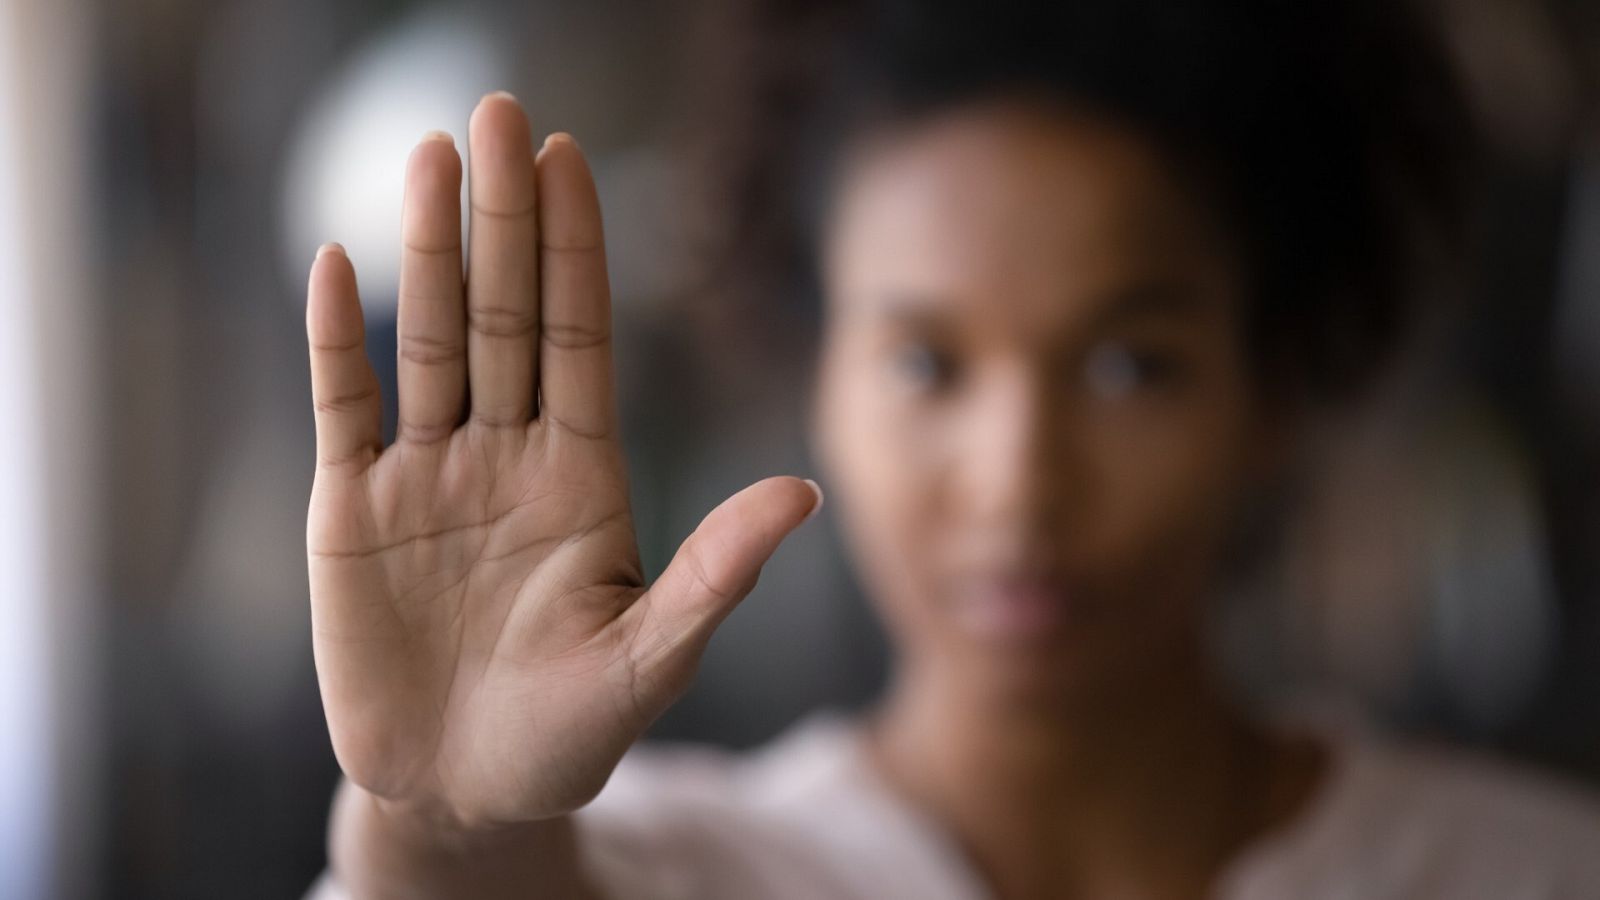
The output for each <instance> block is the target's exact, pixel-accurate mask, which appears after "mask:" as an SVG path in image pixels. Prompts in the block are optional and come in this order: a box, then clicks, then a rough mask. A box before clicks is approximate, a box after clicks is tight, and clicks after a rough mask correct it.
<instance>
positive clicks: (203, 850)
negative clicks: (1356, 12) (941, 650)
mask: <svg viewBox="0 0 1600 900" xmlns="http://www.w3.org/2000/svg"><path fill="white" fill-rule="evenodd" d="M695 6H696V4H695V3H693V2H690V0H684V2H679V3H661V2H653V3H646V2H638V0H628V2H624V0H587V2H584V3H558V2H554V0H471V2H456V3H448V4H446V3H427V2H400V0H367V2H357V0H350V2H340V3H327V2H322V0H272V2H263V0H249V2H245V0H144V2H134V0H0V412H3V414H4V422H5V427H6V436H5V437H4V438H3V439H0V472H3V473H5V474H4V476H3V477H0V897H4V898H17V900H33V898H41V900H42V898H76V897H118V898H155V897H162V898H167V897H216V896H228V897H292V896H298V895H299V893H300V892H302V891H303V890H304V889H305V888H306V886H307V885H308V884H309V883H310V882H311V881H312V879H313V878H314V877H315V875H316V873H317V872H318V870H319V869H320V868H321V867H322V865H323V862H324V851H323V833H324V824H325V817H326V809H327V804H328V800H329V796H330V791H331V789H332V787H333V785H334V783H335V780H336V776H337V769H336V766H335V764H334V761H333V756H332V754H331V751H330V749H329V745H328V740H327V736H326V731H325V728H324V724H323V720H322V712H321V709H320V705H319V702H318V697H317V691H316V683H315V676H314V672H313V669H312V664H311V643H310V638H309V626H308V612H307V598H306V579H305V556H304V516H305V506H306V503H305V501H306V498H307V494H308V491H309V485H310V477H311V462H312V428H311V416H310V405H309V394H308V391H309V387H308V377H307V373H306V360H305V350H304V331H303V318H302V315H303V302H304V299H303V288H304V274H305V271H306V268H307V266H308V264H309V262H310V260H311V257H312V254H313V252H314V250H315V248H316V246H317V245H318V244H319V243H321V242H322V241H324V240H329V239H335V238H336V239H338V240H340V241H342V242H344V244H345V245H346V246H347V247H348V248H349V251H350V254H351V256H352V258H353V259H354V261H355V263H356V266H357V269H358V271H359V273H360V275H361V278H362V292H363V297H364V301H363V302H364V303H365V304H366V305H367V316H368V323H369V340H370V342H371V347H372V348H373V350H374V355H375V358H376V360H377V361H378V363H379V366H380V376H381V377H383V378H385V379H386V380H388V381H389V382H390V383H392V378H393V372H392V366H393V353H392V349H391V348H392V346H393V342H394V295H395V290H396V285H395V282H394V277H395V272H396V268H397V260H398V221H399V218H398V214H399V205H400V176H401V171H402V166H403V163H404V160H405V157H406V154H407V153H408V151H409V149H410V147H411V145H412V143H413V142H414V141H415V140H416V139H417V138H418V137H419V136H420V135H421V134H422V133H423V132H424V131H425V130H427V129H430V128H444V129H447V130H450V131H452V132H453V133H455V134H456V135H457V136H458V137H459V136H460V135H462V134H464V133H465V125H466V117H467V114H468V112H469V111H470V109H471V108H472V106H473V104H474V102H475V101H476V99H477V98H478V97H479V96H480V95H481V94H482V93H484V92H486V91H488V90H492V89H496V88H506V89H509V90H511V91H512V92H513V93H516V94H517V95H518V96H519V97H520V98H521V99H522V100H523V101H524V103H525V104H526V105H527V106H528V108H529V109H530V110H531V111H532V114H533V116H534V119H535V128H536V129H537V130H539V131H550V130H556V129H561V130H567V131H571V132H573V133H575V134H576V135H577V136H578V137H579V139H580V140H581V141H582V142H583V144H584V146H585V148H586V149H587V150H588V152H589V153H590V155H591V157H592V158H593V159H594V161H595V163H596V168H597V175H598V178H599V182H600V190H601V195H602V198H603V203H604V206H605V213H606V217H607V227H608V234H609V238H610V245H611V246H610V252H611V264H612V267H613V285H614V288H615V293H616V296H615V303H616V310H617V312H616V321H617V325H618V329H619V335H618V341H619V344H618V350H617V355H618V360H619V366H620V369H621V373H620V374H621V391H622V403H623V408H624V413H625V419H626V421H625V431H626V434H627V439H628V443H629V458H630V461H631V466H632V469H631V471H632V479H633V481H632V487H633V492H634V496H635V502H636V518H637V521H638V525H639V528H640V538H641V541H642V544H643V552H644V557H645V561H646V567H647V569H648V570H649V571H650V572H652V573H653V572H658V571H659V570H660V568H661V566H662V564H664V562H665V560H666V559H667V558H668V555H669V554H670V552H671V551H672V549H674V548H675V547H676V545H677V543H678V542H679V541H680V540H681V539H682V538H683V537H684V536H685V535H687V534H688V532H689V531H690V530H691V529H692V528H693V526H694V525H695V524H696V523H697V522H698V521H699V518H700V517H701V516H702V515H703V514H704V513H705V511H707V510H709V509H710V508H711V507H712V506H713V505H714V504H715V503H716V502H718V501H720V500H721V499H722V498H723V497H725V496H727V495H728V494H730V493H732V492H733V491H734V490H736V489H738V488H740V487H742V486H744V485H745V484H748V483H749V482H750V481H753V480H755V479H756V478H759V477H761V476H763V475H766V474H772V473H778V472H800V473H804V472H806V471H809V468H810V465H809V463H808V461H807V448H806V437H805V432H804V427H803V426H804V424H805V423H804V419H803V416H802V410H803V407H804V395H805V388H806V374H807V373H806V369H805V367H804V360H803V358H802V357H801V356H799V355H798V354H797V355H796V356H795V357H794V358H792V359H791V358H789V357H786V356H783V355H778V356H763V355H762V354H731V355H729V354H721V353H715V352H712V348H714V347H717V346H719V345H721V343H722V342H723V341H725V340H726V334H727V333H728V332H727V329H728V328H729V327H739V326H738V323H739V322H740V318H739V317H740V316H751V315H756V316H759V315H760V314H761V312H760V309H759V306H758V305H752V307H751V309H748V310H744V311H742V312H735V313H729V314H728V315H727V316H725V317H723V318H720V319H719V318H718V316H717V315H711V316H709V317H708V316H707V315H706V314H705V313H704V311H703V310H700V309H699V308H698V307H694V306H692V305H690V304H686V303H685V301H684V299H683V298H684V294H685V292H686V291H687V290H689V289H690V288H691V286H692V283H693V282H692V276H691V275H690V274H689V273H690V271H691V270H692V269H693V266H692V265H691V264H690V257H692V255H693V254H692V244H693V241H692V240H691V238H692V236H693V235H694V234H695V233H696V231H697V229H700V228H702V227H703V224H704V223H702V222H700V221H699V220H698V219H697V218H696V213H697V210H696V209H695V206H694V199H693V192H692V191H691V190H688V189H686V185H687V184H688V182H689V179H688V178H687V177H686V174H685V162H686V160H685V155H684V153H683V152H681V151H682V140H681V139H682V137H683V127H684V126H683V123H684V122H686V121H688V120H689V119H690V118H691V117H692V116H691V114H692V113H694V112H695V110H693V109H692V108H690V107H691V106H692V102H693V101H692V99H691V98H692V96H693V92H690V91H687V90H685V89H684V86H685V84H686V81H687V79H688V76H689V75H690V74H692V72H693V70H694V62H695V53H696V46H697V45H696V43H695V40H694V36H693V32H694V27H693V25H692V23H693V22H694V21H695V15H694V14H695V12H696V10H695ZM1429 9H1430V10H1431V11H1432V13H1433V14H1435V15H1436V16H1437V18H1438V21H1439V24H1440V27H1441V28H1442V29H1443V30H1444V32H1445V34H1446V35H1447V37H1448V40H1449V42H1450V45H1451V47H1452V48H1453V50H1454V52H1455V54H1456V57H1457V59H1458V62H1459V65H1460V67H1461V70H1462V73H1463V77H1464V79H1465V80H1466V82H1467V84H1468V85H1469V87H1470V90H1471V94H1472V98H1473V102H1474V110H1475V113H1476V115H1477V116H1478V117H1479V119H1480V122H1481V124H1482V125H1483V127H1484V129H1485V130H1486V132H1487V133H1488V135H1489V136H1490V138H1491V140H1492V147H1491V154H1490V160H1489V164H1488V165H1487V166H1485V167H1484V170H1483V171H1482V172H1481V174H1480V176H1479V179H1480V182H1481V183H1480V184H1479V188H1480V190H1481V196H1482V199H1483V213H1482V216H1481V221H1479V222H1476V223H1474V227H1475V228H1476V229H1477V230H1478V231H1479V238H1480V240H1479V244H1480V252H1479V254H1478V255H1477V257H1476V258H1474V259H1473V260H1472V261H1471V263H1470V265H1469V266H1468V269H1467V271H1464V272H1463V273H1461V276H1462V277H1461V278H1459V279H1458V280H1459V282H1460V283H1461V285H1462V286H1463V289H1462V291H1461V296H1460V297H1454V298H1450V299H1451V302H1450V303H1449V304H1447V305H1446V308H1447V309H1449V310H1450V311H1451V312H1450V319H1451V320H1450V321H1448V322H1443V323H1440V327H1439V328H1437V329H1436V330H1435V331H1434V332H1431V334H1432V335H1433V337H1432V338H1431V339H1430V340H1429V341H1427V342H1426V344H1425V346H1423V347H1422V348H1421V349H1420V351H1419V352H1417V353H1416V354H1414V355H1413V357H1412V360H1411V363H1410V365H1408V367H1407V369H1406V371H1405V372H1404V373H1403V377H1402V378H1401V379H1399V380H1398V381H1397V383H1396V385H1395V387H1394V389H1393V390H1391V391H1390V392H1388V393H1387V394H1386V395H1385V396H1384V398H1383V399H1382V401H1381V402H1380V403H1378V404H1375V405H1374V406H1373V407H1372V408H1370V409H1368V410H1367V411H1366V412H1364V413H1363V414H1362V415H1360V416H1351V417H1347V418H1345V419H1341V420H1340V421H1338V422H1332V423H1329V424H1328V426H1327V427H1328V433H1327V435H1326V439H1325V440H1322V441H1320V442H1319V443H1320V445H1321V446H1322V447H1323V448H1324V456H1325V459H1323V460H1322V461H1321V462H1322V466H1321V468H1320V469H1319V472H1320V475H1319V477H1318V479H1317V482H1316V485H1315V490H1314V492H1313V497H1312V498H1311V501H1310V502H1309V503H1308V504H1307V506H1306V508H1305V510H1304V511H1303V512H1302V514H1300V515H1298V516H1297V517H1296V519H1295V521H1294V524H1293V527H1292V529H1291V532H1290V535H1289V539H1288V542H1287V552H1286V553H1285V554H1284V556H1283V558H1282V561H1281V564H1280V565H1279V566H1277V567H1275V568H1274V569H1273V570H1272V571H1270V572H1267V573H1264V574H1263V577H1262V579H1261V583H1260V584H1258V585H1255V586H1254V587H1253V589H1252V590H1249V591H1245V592H1242V594H1241V596H1240V597H1239V598H1238V600H1237V602H1236V603H1234V604H1232V605H1230V607H1229V608H1228V609H1227V610H1226V611H1225V614H1224V615H1223V616H1221V617H1220V619H1221V620H1220V621H1219V628H1218V638H1219V643H1220V645H1221V646H1222V648H1223V649H1224V651H1225V652H1226V653H1227V658H1228V659H1229V660H1230V662H1231V664H1232V666H1233V668H1234V670H1235V672H1236V674H1237V676H1238V679H1239V682H1240V685H1241V688H1242V689H1243V690H1245V691H1248V692H1251V693H1252V694H1253V695H1255V696H1256V697H1258V698H1259V699H1261V700H1262V701H1263V702H1267V703H1273V704H1278V705H1280V706H1289V707H1290V708H1312V707H1315V708H1318V709H1323V710H1331V711H1333V714H1336V715H1339V716H1345V717H1350V718H1352V719H1355V720H1359V721H1363V722H1369V723H1372V724H1373V725H1375V726H1378V727H1384V728H1389V729H1393V730H1396V731H1401V732H1405V733H1409V734H1417V735H1424V736H1427V737H1430V738H1435V739H1441V740H1448V741H1452V742H1456V743H1459V744H1463V745H1469V746H1473V747H1476V748H1479V749H1482V750H1484V751H1487V752H1492V753H1496V754H1500V755H1503V756H1508V757H1511V758H1514V759H1517V760H1520V761H1522V762H1524V763H1526V764H1530V765H1534V766H1540V767H1545V768H1547V769H1549V770H1552V771H1555V772H1557V773H1560V774H1562V775H1564V776H1566V777H1568V778H1570V779H1573V780H1575V781H1578V782H1587V783H1588V784H1589V785H1591V786H1596V785H1600V3H1597V2H1595V0H1432V2H1431V3H1430V4H1429ZM708 319H715V320H717V321H716V322H712V323H708ZM729 322H732V323H733V325H732V326H730V325H729V324H728V323H729ZM719 323H720V324H719ZM385 350H388V354H387V360H386V359H385V353H384V352H383V351H385ZM386 393H388V394H389V396H390V397H392V395H393V394H392V388H391V389H390V390H388V391H386ZM884 663H885V660H884V650H883V643H882V639H881V636H880V635H879V633H878V631H877V627H876V625H875V624H874V623H873V621H872V618H871V615H870V613H869V612H868V611H867V609H866V608H865V606H864V605H863V602H862V598H861V597H860V596H859V592H858V590H857V588H856V587H855V586H854V585H853V583H852V581H851V577H850V574H849V572H848V571H847V569H846V567H845V565H844V563H843V561H842V559H841V557H840V553H839V548H838V545H837V538H836V535H835V534H834V532H833V531H832V530H831V525H829V524H828V523H826V522H824V525H823V527H821V528H810V529H806V530H803V531H802V532H800V533H799V534H798V535H797V536H796V539H795V541H794V542H793V543H790V544H787V545H786V546H785V549H784V550H782V551H781V552H780V554H779V556H778V558H777V559H776V560H775V561H774V563H773V564H772V565H771V566H770V567H769V568H768V570H767V573H766V575H765V576H764V577H763V580H762V583H761V585H760V587H759V588H758V589H757V592H756V594H755V596H753V597H752V599H751V600H750V601H749V602H747V603H746V604H745V605H744V606H742V607H741V608H740V610H739V611H738V612H737V613H736V614H735V615H734V616H733V617H732V618H731V619H730V620H729V622H728V624H727V626H726V627H725V628H724V629H723V630H722V631H721V632H719V634H718V637H717V638H716V640H715V642H714V643H713V645H712V648H711V651H710V653H709V656H708V658H707V660H706V662H705V665H704V667H703V669H702V672H701V676H700V679H699V681H698V682H697V685H696V687H695V688H694V689H693V691H692V693H691V694H690V695H689V696H688V697H687V698H686V699H685V700H684V701H683V702H682V703H681V704H680V705H679V706H677V707H676V708H674V710H673V711H672V712H671V713H669V715H668V716H667V717H666V718H665V719H663V720H662V721H661V722H660V724H659V725H658V727H657V729H656V734H657V736H659V737H663V738H692V739H697V740H709V741H715V742H719V743H723V744H728V745H732V746H748V745H750V744H753V743H756V742H759V741H761V740H763V739H765V738H768V737H770V736H772V735H773V734H774V733H776V732H777V731H778V730H780V729H781V728H782V727H783V726H784V725H785V724H786V723H788V722H789V721H791V720H792V719H793V718H794V717H795V716H797V715H798V714H800V713H801V712H803V711H805V710H807V709H809V708H812V707H815V706H818V705H834V706H851V705H854V704H858V703H860V702H862V701H864V700H865V699H867V698H870V697H871V696H872V695H873V693H874V691H875V690H876V688H877V686H878V684H879V681H880V679H881V677H882V674H883V671H884Z"/></svg>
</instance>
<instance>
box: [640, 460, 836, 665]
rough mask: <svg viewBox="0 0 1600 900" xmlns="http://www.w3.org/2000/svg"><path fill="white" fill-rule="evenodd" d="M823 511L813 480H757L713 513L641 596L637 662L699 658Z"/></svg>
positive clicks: (783, 478) (819, 489) (818, 489)
mask: <svg viewBox="0 0 1600 900" xmlns="http://www.w3.org/2000/svg"><path fill="white" fill-rule="evenodd" d="M821 508H822V489H821V488H820V487H818V486H817V483H816V482H815V481H811V480H810V479H800V478H791V477H788V476H782V477H777V478H768V479H765V480H762V481H758V482H756V483H755V484H752V485H751V486H749V487H747V488H745V489H744V490H742V491H740V492H739V493H737V494H734V495H733V496H732V497H729V498H728V499H727V500H724V501H723V502H722V504H721V505H720V506H718V507H717V508H716V509H713V510H712V511H711V513H710V514H709V515H707V516H706V517H705V519H704V520H703V521H702V522H701V523H700V527H699V528H696V529H695V531H694V533H693V534H691V535H689V538H688V540H686V541H684V542H683V546H681V547H679V548H678V552H677V554H676V555H675V556H673V558H672V562H671V563H670V564H668V566H667V569H666V571H665V572H663V573H661V577H660V578H658V579H656V583H655V584H654V585H652V586H651V588H650V590H649V591H648V592H647V593H646V594H645V596H644V597H643V598H641V602H640V604H639V605H640V606H643V607H644V621H643V622H641V623H640V624H641V627H640V630H639V634H638V640H639V642H640V644H639V645H636V648H635V659H636V660H638V661H639V662H640V663H641V665H646V664H648V661H652V660H653V661H658V662H659V661H665V660H666V659H668V658H673V657H678V656H679V655H680V654H681V653H682V651H683V650H684V649H692V650H693V651H694V652H695V653H698V652H699V651H700V650H701V649H703V648H704V646H705V643H706V641H708V640H710V638H711V632H712V631H714V630H715V629H716V627H717V626H718V625H719V624H721V622H722V620H723V619H724V618H726V617H727V615H728V613H730V612H732V611H733V607H734V606H736V605H737V604H738V603H739V601H740V600H743V599H744V597H745V595H746V594H748V593H750V589H751V588H753V587H755V586H756V579H757V578H758V577H759V576H760V575H761V567H762V566H763V565H765V564H766V562H767V560H768V559H769V558H771V556H772V554H773V553H774V552H775V551H776V550H777V549H778V544H779V543H780V542H782V541H783V539H784V538H785V537H788V535H789V532H791V531H794V530H795V529H796V528H798V527H799V526H800V524H801V523H803V522H805V521H806V520H807V519H809V518H811V516H812V514H813V513H815V512H816V511H817V510H819V509H821Z"/></svg>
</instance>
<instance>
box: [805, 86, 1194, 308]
mask: <svg viewBox="0 0 1600 900" xmlns="http://www.w3.org/2000/svg"><path fill="white" fill-rule="evenodd" d="M1191 196H1192V194H1191V192H1190V191H1188V190H1185V189H1184V186H1182V185H1181V184H1179V183H1178V182H1177V181H1176V180H1175V179H1174V175H1173V173H1172V172H1171V170H1170V168H1169V167H1168V166H1167V165H1166V164H1165V163H1164V161H1163V159H1162V157H1161V156H1160V154H1159V153H1158V152H1157V151H1156V149H1155V148H1154V147H1153V146H1151V145H1150V144H1149V143H1148V142H1146V141H1144V140H1143V139H1141V138H1140V137H1138V136H1137V135H1135V134H1133V133H1131V132H1129V131H1126V130H1124V129H1121V128H1118V127H1116V126H1114V125H1112V124H1110V123H1107V122H1105V121H1103V120H1098V119H1094V118H1091V117H1089V116H1086V115H1077V114H1069V113H1066V112H1062V111H1043V110H1037V109H1029V108H1025V107H1020V106H988V107H973V108H969V109H963V110H959V111H956V112H952V113H949V114H946V115H944V116H941V117H939V118H937V119H934V120H931V121H927V122H923V123H919V124H917V125H915V126H913V127H909V128H904V129H901V130H897V131H894V132H891V133H885V134H880V135H879V136H877V137H876V138H875V139H872V140H869V141H868V142H866V143H864V144H863V145H862V147H861V148H860V149H859V151H858V152H857V154H856V155H855V156H854V157H853V158H852V159H851V160H850V161H849V162H848V163H847V165H846V166H845V167H844V170H843V173H842V178H841V179H840V182H839V188H838V193H837V195H836V198H835V205H834V208H833V215H832V217H831V219H830V228H829V230H828V233H827V240H826V242H825V245H824V249H825V254H824V264H825V269H826V276H827V281H828V287H829V294H830V297H831V302H832V304H833V306H834V312H835V314H837V313H839V312H852V311H854V312H860V311H870V309H871V308H872V307H873V305H874V304H877V303H883V302H890V301H893V302H897V303H903V302H904V301H905V300H906V299H907V298H917V299H920V300H922V301H923V302H937V303H938V304H940V305H943V306H956V307H960V306H963V305H966V306H980V305H981V307H982V309H983V311H984V314H985V315H986V316H990V317H993V316H1002V317H1007V316H1008V317H1010V318H1013V319H1017V320H1021V321H1023V322H1026V323H1027V325H1028V327H1051V326H1055V325H1059V324H1061V321H1062V320H1063V319H1071V318H1073V317H1075V316H1079V315H1085V314H1088V313H1090V312H1092V311H1093V310H1092V309H1090V307H1092V306H1094V305H1095V304H1096V303H1097V302H1100V301H1101V300H1102V299H1104V298H1109V297H1113V296H1115V295H1117V294H1119V293H1125V292H1126V291H1128V290H1130V289H1139V288H1143V287H1145V286H1148V285H1157V286H1161V287H1164V288H1174V287H1175V288H1178V289H1186V288H1193V289H1201V288H1203V287H1204V286H1205V285H1207V284H1209V283H1214V282H1216V280H1217V279H1218V277H1220V276H1221V275H1222V273H1221V272H1220V271H1218V270H1219V269H1220V268H1221V263H1222V254H1221V253H1220V252H1219V250H1220V246H1219V244H1220V241H1218V239H1217V238H1218V231H1217V229H1216V228H1214V227H1210V226H1209V223H1207V222H1206V221H1205V217H1204V216H1203V215H1202V214H1201V211H1200V210H1198V209H1197V208H1196V207H1195V206H1194V205H1193V203H1192V201H1191V200H1190V199H1189V198H1190V197H1191Z"/></svg>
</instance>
